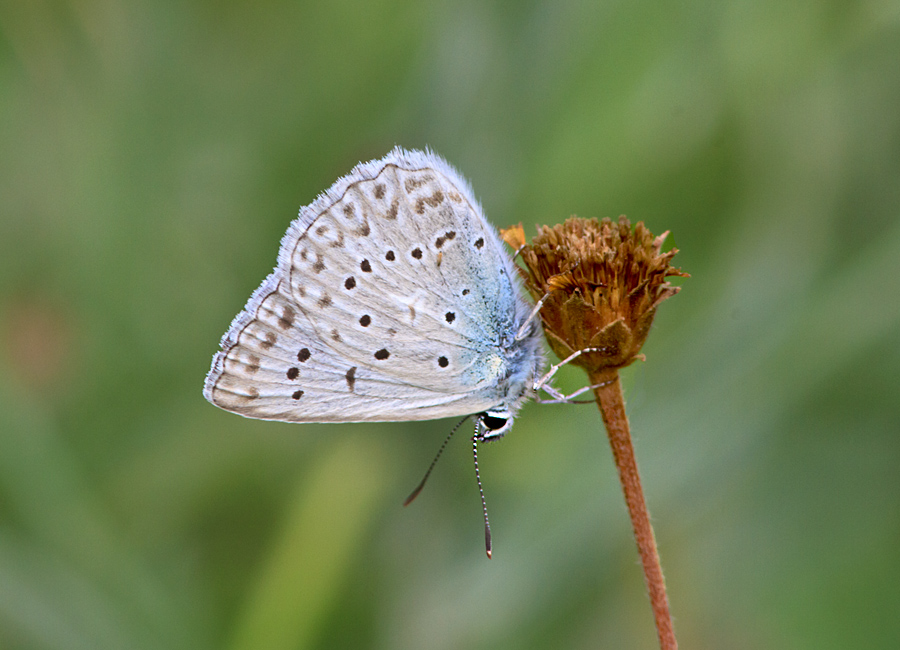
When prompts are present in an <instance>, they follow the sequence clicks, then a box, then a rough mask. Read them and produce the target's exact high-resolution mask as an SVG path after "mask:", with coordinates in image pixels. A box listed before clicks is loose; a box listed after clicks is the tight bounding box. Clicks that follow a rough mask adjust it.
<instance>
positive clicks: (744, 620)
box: [0, 0, 900, 650]
mask: <svg viewBox="0 0 900 650" xmlns="http://www.w3.org/2000/svg"><path fill="white" fill-rule="evenodd" d="M395 144H400V145H403V146H406V147H423V146H425V145H429V146H431V147H433V148H434V149H435V150H436V151H438V152H439V153H441V154H442V155H443V156H445V157H446V158H448V159H449V160H450V161H451V163H453V164H454V165H456V166H458V168H459V169H460V170H461V171H462V172H463V173H464V174H465V175H466V176H468V177H469V178H470V179H471V181H472V184H473V186H474V188H475V191H476V194H477V195H478V196H479V197H480V198H481V199H482V201H483V203H484V207H485V210H486V212H487V214H488V216H489V218H490V219H492V220H493V222H494V223H495V224H497V225H507V224H510V223H514V222H518V221H523V222H524V223H525V225H526V229H527V232H528V233H529V234H531V233H533V232H534V230H533V225H534V224H535V223H539V222H540V223H556V222H559V221H561V220H563V219H565V218H566V217H568V216H569V215H571V214H578V215H580V216H585V217H592V216H597V217H604V216H608V217H613V218H615V217H616V216H618V215H619V214H622V213H625V214H627V215H628V216H629V217H630V218H631V219H632V220H633V221H644V222H646V223H647V225H648V226H649V227H650V228H651V230H653V231H654V232H661V231H663V230H671V231H672V233H673V235H672V237H671V239H670V240H669V243H671V244H672V245H675V246H677V247H678V248H679V249H681V252H680V253H679V254H678V256H677V257H676V259H675V262H676V264H677V265H679V266H681V267H682V268H684V269H685V270H686V271H688V272H690V273H691V275H692V277H691V278H690V279H687V280H684V281H679V284H681V285H682V286H683V291H682V292H681V294H679V295H678V296H677V297H675V298H673V299H672V300H670V301H668V302H667V303H665V304H664V305H663V306H662V307H661V309H660V312H659V315H658V317H657V320H656V325H655V331H654V333H653V334H652V335H651V337H650V339H649V341H648V343H647V345H646V346H645V349H644V351H645V353H646V355H647V361H646V363H643V364H639V365H638V366H637V367H633V368H630V369H629V370H628V371H627V372H626V373H625V376H624V382H625V385H626V391H627V393H626V397H627V399H628V408H629V414H630V417H631V421H632V426H633V431H634V435H635V438H636V446H637V454H638V459H639V463H640V466H641V471H642V474H643V477H644V482H645V490H646V494H647V498H648V501H649V504H650V508H651V511H652V513H653V515H654V523H655V526H656V534H657V538H658V541H659V544H660V549H661V553H662V559H663V565H664V568H665V571H666V576H667V580H668V587H669V596H670V600H671V607H672V612H673V614H674V617H675V625H676V630H677V632H678V635H679V639H680V641H681V645H682V647H683V648H685V649H687V648H702V649H720V648H727V649H737V650H744V649H757V648H760V649H768V648H779V649H780V648H785V649H787V648H790V649H794V648H800V649H803V648H816V649H830V648H842V649H843V648H850V647H853V648H898V647H900V435H898V429H900V425H898V423H900V378H898V377H900V375H898V370H897V368H898V366H900V289H898V284H897V268H898V256H900V3H898V2H897V1H896V0H871V1H867V2H865V1H864V2H835V1H827V0H826V1H822V0H800V1H799V2H788V3H784V2H778V1H775V0H762V1H759V0H755V1H747V0H739V1H738V2H727V3H718V2H712V1H710V0H694V1H692V2H684V3H679V4H678V5H677V6H675V5H671V4H668V5H666V4H663V3H652V2H632V3H617V2H557V1H555V0H544V1H532V2H524V3H517V2H511V1H509V0H507V1H505V2H491V3H484V2H477V1H475V0H462V1H461V2H445V3H442V2H438V1H432V2H402V1H397V0H374V1H371V2H349V1H336V2H327V3H324V2H308V3H291V2H284V1H280V0H270V1H267V2H261V3H240V2H226V3H216V2H188V3H184V2H173V1H172V0H163V1H153V2H151V1H149V0H135V1H132V2H128V3H120V2H116V1H115V0H78V1H72V2H64V1H59V2H51V1H41V0H36V1H31V2H15V1H9V2H3V3H2V4H0V647H2V648H11V649H20V648H21V649H26V648H27V649H31V648H35V649H66V650H70V649H74V650H79V649H82V648H83V649H95V648H134V649H148V650H149V649H182V648H184V649H187V648H191V649H206V648H209V649H213V648H226V649H233V650H245V649H251V648H261V649H269V648H271V649H275V650H281V649H285V650H287V649H301V648H316V649H323V650H324V649H326V648H378V649H400V650H403V649H422V648H427V649H432V648H434V649H451V648H453V649H456V648H504V649H506V648H509V649H523V648H526V649H530V648H549V647H553V648H598V647H599V648H628V649H631V648H638V649H644V648H647V649H649V648H654V647H656V636H655V631H654V629H653V624H652V618H651V615H650V609H649V605H648V602H647V598H646V595H645V592H644V586H643V578H642V574H641V571H640V568H639V564H638V560H637V553H636V551H635V548H634V543H633V541H632V538H631V531H630V527H629V523H628V518H627V514H626V511H625V508H624V503H623V499H622V496H621V493H620V491H619V486H618V482H617V479H616V476H615V471H614V469H613V465H612V461H611V458H610V453H609V449H608V444H607V442H606V439H605V434H604V432H603V431H602V430H601V427H600V419H599V416H598V413H597V411H596V409H594V408H593V407H592V406H572V405H568V406H537V405H533V404H532V405H529V406H527V407H526V408H525V409H524V411H523V412H522V414H521V415H520V417H519V419H518V420H517V423H516V427H515V429H514V431H513V433H512V434H511V435H509V436H508V437H507V438H506V439H504V440H503V441H502V442H500V443H497V444H494V445H490V446H487V447H484V448H483V452H482V457H481V465H482V472H483V477H484V481H485V489H486V491H487V498H488V504H489V506H490V512H491V515H492V524H493V530H494V536H495V537H494V542H495V553H494V559H493V560H492V561H488V560H486V559H485V557H484V550H483V546H482V530H481V511H480V506H479V502H478V494H477V491H476V487H475V483H474V476H473V472H472V465H471V456H470V448H469V445H468V444H467V443H466V441H465V438H464V437H461V438H460V439H457V440H455V441H454V443H453V444H452V445H451V447H450V449H449V451H448V453H447V454H445V458H444V459H443V460H442V462H441V464H440V465H439V466H438V468H437V471H436V472H435V474H434V476H433V477H432V480H431V482H430V484H429V485H428V487H427V488H426V490H425V491H424V492H423V494H422V495H421V496H420V498H419V500H418V501H417V502H415V503H414V504H413V505H412V506H411V507H409V508H406V509H404V508H402V507H401V506H400V504H401V502H402V500H403V499H404V497H405V496H406V495H407V494H408V492H409V491H410V490H411V489H412V488H413V487H414V486H415V485H416V483H417V482H418V481H419V479H420V477H421V475H422V473H423V472H424V470H425V469H426V467H427V466H428V463H429V462H430V460H431V457H432V455H433V453H434V452H435V451H436V449H437V447H438V446H439V444H440V442H441V440H442V438H443V436H444V435H445V434H446V433H447V431H448V430H449V427H450V426H451V424H452V423H451V422H450V421H437V422H423V423H405V424H384V425H340V426H339V425H330V426H329V425H307V426H297V425H287V424H280V423H266V422H257V421H251V420H246V419H243V418H240V417H237V416H234V415H231V414H228V413H225V412H223V411H219V410H217V409H215V408H214V407H212V406H211V405H209V404H208V403H207V402H206V401H205V400H204V399H203V397H202V395H201V387H202V384H203V378H204V376H205V373H206V371H207V369H208V367H209V361H210V358H211V356H212V354H213V352H214V351H215V350H216V349H217V344H218V340H219V337H220V336H221V335H222V333H223V332H224V331H225V329H226V328H227V326H228V324H229V323H230V321H231V318H232V317H233V316H234V315H235V314H236V313H237V312H238V311H239V310H240V309H241V307H242V306H243V304H244V302H245V300H246V299H247V298H248V297H249V295H250V293H251V292H252V291H253V289H254V288H256V286H257V285H258V284H259V282H260V281H261V280H262V279H263V277H264V276H265V275H266V274H267V273H268V272H269V271H270V270H271V268H272V266H273V265H274V263H275V256H276V252H277V248H278V243H279V239H280V237H281V235H282V234H283V232H284V230H285V229H286V227H287V225H288V223H289V222H290V220H291V219H292V218H293V217H294V216H295V215H296V212H297V209H298V208H299V207H300V206H301V205H303V204H306V203H308V202H310V201H311V200H312V199H313V198H314V197H315V196H316V194H317V193H318V192H319V191H322V190H323V189H325V188H326V187H328V186H329V185H330V184H331V183H332V182H333V181H334V180H335V179H336V178H337V177H338V176H340V175H342V174H344V173H346V172H347V171H349V169H350V168H351V167H352V166H353V165H354V164H355V163H356V162H358V161H360V160H367V159H370V158H374V157H379V156H382V155H383V154H385V153H386V152H387V151H388V150H389V149H390V148H391V147H392V146H394V145H395ZM562 375H563V376H562V378H561V382H560V385H561V387H562V388H565V389H568V390H572V389H574V388H577V387H578V386H580V385H582V381H583V379H582V377H581V376H580V375H579V372H578V371H577V370H575V369H569V370H567V371H566V372H564V373H562Z"/></svg>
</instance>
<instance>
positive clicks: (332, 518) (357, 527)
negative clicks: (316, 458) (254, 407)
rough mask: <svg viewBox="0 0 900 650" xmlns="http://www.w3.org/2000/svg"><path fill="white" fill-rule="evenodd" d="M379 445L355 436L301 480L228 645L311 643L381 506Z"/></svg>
mask: <svg viewBox="0 0 900 650" xmlns="http://www.w3.org/2000/svg"><path fill="white" fill-rule="evenodd" d="M379 449H380V448H379V447H378V445H377V443H375V442H369V441H367V440H365V439H363V438H359V437H354V438H353V439H352V440H347V441H345V442H342V443H339V444H338V446H337V447H335V448H334V450H333V451H332V452H331V453H330V455H328V456H327V457H325V458H323V459H322V461H321V462H320V463H319V464H318V466H317V467H316V468H315V471H314V473H313V474H312V475H310V476H304V477H302V478H301V479H300V482H299V485H298V486H297V490H296V493H295V495H294V498H293V499H292V502H291V506H290V511H289V512H288V513H287V515H286V517H285V522H284V528H283V530H282V532H281V534H280V536H279V537H278V538H277V539H275V541H274V544H273V547H272V552H271V553H270V554H269V555H268V558H267V560H266V562H265V563H264V565H263V566H262V567H260V571H259V576H258V579H257V583H256V586H255V588H251V589H250V590H249V598H248V600H247V602H246V607H245V609H244V611H243V613H242V616H241V617H240V619H239V620H238V621H237V627H236V629H235V631H234V636H233V638H232V643H231V645H230V648H231V650H256V649H258V648H266V649H267V650H281V649H284V650H288V649H290V650H298V649H300V648H306V647H309V645H310V644H311V643H313V642H314V641H315V639H316V635H317V632H318V629H319V624H320V621H321V620H322V619H323V617H325V616H326V615H327V614H328V612H329V610H330V609H331V607H332V606H333V604H334V602H335V600H336V597H337V595H338V594H339V593H340V590H341V589H342V588H343V586H344V584H345V581H346V579H347V577H348V572H349V569H350V567H351V566H352V564H353V561H354V558H355V557H356V556H357V554H358V553H359V551H360V549H361V545H362V544H363V543H364V542H365V540H366V539H367V537H368V530H369V526H370V524H371V522H372V520H373V519H374V518H375V515H376V513H377V512H379V510H380V509H379V507H378V505H377V504H378V503H379V502H380V501H382V497H383V495H384V493H385V487H386V486H387V485H388V483H389V479H388V475H387V473H386V472H385V468H386V467H387V458H385V457H384V454H383V453H382V452H380V451H379Z"/></svg>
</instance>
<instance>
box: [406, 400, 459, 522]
mask: <svg viewBox="0 0 900 650" xmlns="http://www.w3.org/2000/svg"><path fill="white" fill-rule="evenodd" d="M470 417H472V416H471V415H467V416H466V417H464V418H463V419H462V420H460V421H459V423H458V424H457V425H456V426H455V427H453V430H452V431H450V433H449V435H448V436H447V437H446V438H445V439H444V444H442V445H441V448H440V449H438V453H437V454H435V456H434V460H433V461H431V466H430V467H429V468H428V471H427V472H425V476H423V477H422V482H421V483H419V485H418V486H416V489H415V490H413V491H412V494H410V495H409V496H408V497H406V501H404V502H403V505H404V506H408V505H409V504H410V503H412V502H413V501H414V500H415V498H416V497H417V496H419V492H421V491H422V488H423V487H425V481H427V480H428V477H429V476H431V470H433V469H434V466H435V465H437V462H438V458H440V457H441V454H443V453H444V449H446V448H447V443H448V442H450V438H452V437H453V434H454V433H456V430H457V429H459V428H460V427H461V426H462V423H463V422H465V421H466V420H468V419H469V418H470Z"/></svg>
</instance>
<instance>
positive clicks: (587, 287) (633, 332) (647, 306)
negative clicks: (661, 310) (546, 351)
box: [501, 216, 689, 373]
mask: <svg viewBox="0 0 900 650" xmlns="http://www.w3.org/2000/svg"><path fill="white" fill-rule="evenodd" d="M668 234H669V233H668V231H667V232H664V233H663V234H661V235H660V236H658V237H654V236H653V234H652V233H651V232H650V231H649V230H647V228H646V227H645V226H644V224H643V222H639V223H638V224H637V225H636V226H635V227H634V228H633V229H632V227H631V223H630V222H629V221H628V219H627V218H626V217H624V216H621V217H619V221H618V223H614V222H613V221H611V220H610V219H603V220H602V221H597V220H596V219H580V218H578V217H572V218H571V219H568V220H566V222H565V223H563V224H560V225H557V226H553V227H552V228H551V227H549V226H541V227H540V228H538V235H537V236H536V237H535V238H534V239H533V240H532V242H531V244H526V243H525V231H524V230H523V228H522V225H521V224H519V225H518V226H512V227H511V228H507V229H505V230H502V231H501V235H502V236H503V239H504V241H506V243H507V244H509V245H510V246H511V247H512V248H513V249H515V250H519V251H520V253H519V254H520V256H521V257H522V261H523V262H524V263H525V267H526V268H525V269H522V268H521V267H520V268H519V271H520V272H521V274H522V277H523V278H524V280H525V286H526V287H527V289H528V291H529V292H530V293H531V295H532V296H534V299H535V300H540V299H541V298H543V297H544V296H545V295H546V296H548V297H547V299H546V301H545V302H544V306H543V308H542V309H541V318H542V320H543V325H544V332H545V334H546V335H547V340H548V342H549V343H550V347H551V348H552V349H553V351H554V352H555V353H556V355H557V356H558V357H559V358H560V359H564V358H566V357H567V356H569V355H570V354H572V353H573V352H575V351H576V350H583V349H585V348H600V351H599V352H590V353H586V354H583V355H581V356H580V357H578V358H576V359H575V360H574V361H573V363H574V364H576V365H580V366H582V367H584V368H585V369H587V370H588V372H592V373H594V372H598V371H600V370H603V369H615V368H623V367H625V366H627V365H629V364H630V363H632V362H633V361H635V360H636V359H638V358H643V357H642V355H641V354H640V350H641V346H642V345H643V344H644V340H645V339H646V338H647V333H648V332H649V331H650V325H651V323H652V322H653V316H654V315H655V314H656V307H657V306H658V305H659V303H661V302H662V301H663V300H665V299H666V298H669V297H670V296H674V295H675V294H676V293H678V291H679V290H680V288H679V287H673V286H672V285H670V284H669V283H668V282H667V281H666V278H667V277H669V276H680V277H689V276H688V274H687V273H684V272H683V271H681V270H680V269H677V268H675V267H673V266H671V265H670V264H669V262H671V260H672V258H673V257H674V256H675V253H677V252H678V250H677V249H674V248H673V249H672V250H670V251H669V252H667V253H661V252H660V251H661V249H662V244H663V240H664V239H665V238H666V235H668Z"/></svg>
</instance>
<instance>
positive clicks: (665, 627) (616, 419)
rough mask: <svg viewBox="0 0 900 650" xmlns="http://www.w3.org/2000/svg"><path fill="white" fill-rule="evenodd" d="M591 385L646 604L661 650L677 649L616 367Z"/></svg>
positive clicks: (593, 376)
mask: <svg viewBox="0 0 900 650" xmlns="http://www.w3.org/2000/svg"><path fill="white" fill-rule="evenodd" d="M590 379H591V384H593V385H596V384H600V386H599V387H598V388H595V389H594V395H595V396H596V398H597V405H598V406H599V407H600V413H601V414H602V415H603V423H604V424H605V425H606V432H607V435H608V436H609V444H610V446H611V447H612V452H613V457H614V458H615V460H616V468H617V469H618V470H619V481H620V482H621V483H622V491H623V492H624V493H625V503H627V504H628V514H629V515H630V516H631V525H632V527H633V528H634V540H635V542H637V547H638V552H639V553H640V555H641V563H642V564H643V565H644V578H645V580H646V581H647V590H648V591H649V593H650V606H651V607H652V608H653V617H654V619H655V620H656V631H657V634H658V635H659V647H660V648H661V650H677V648H678V642H677V641H676V640H675V630H674V628H673V627H672V617H671V615H670V614H669V600H668V598H667V597H666V585H665V582H664V581H663V574H662V566H661V565H660V563H659V552H658V551H657V550H656V539H655V538H654V536H653V526H651V525H650V514H649V513H648V512H647V504H646V502H645V501H644V491H643V490H642V489H641V479H640V476H638V468H637V461H636V460H635V457H634V446H633V445H632V444H631V433H630V430H629V426H628V417H627V416H626V415H625V400H624V399H623V398H622V384H621V383H620V382H619V373H618V371H616V370H603V371H600V372H596V373H592V374H590Z"/></svg>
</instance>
